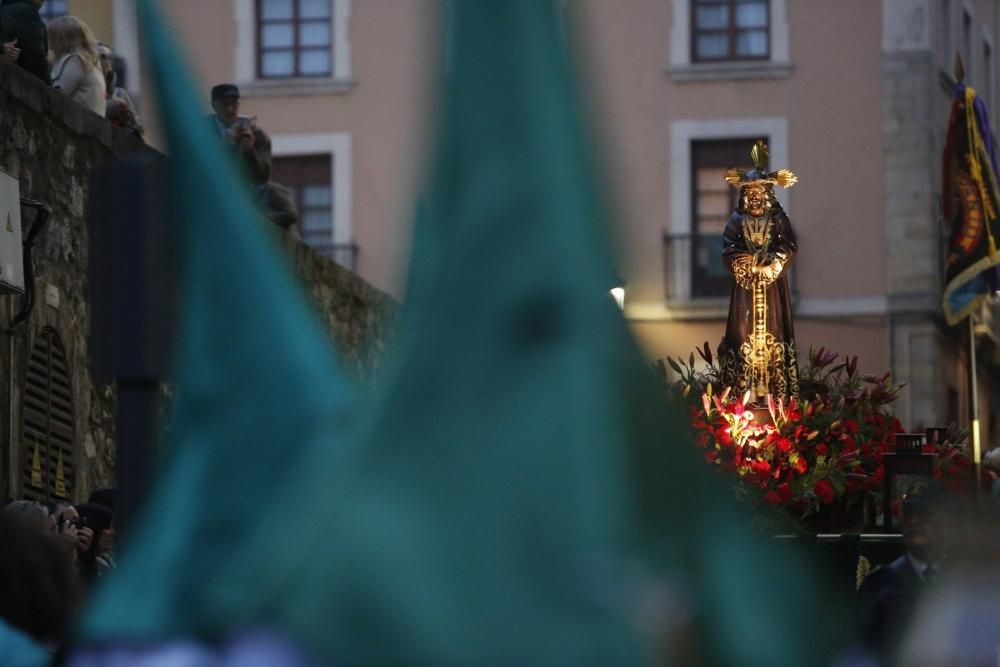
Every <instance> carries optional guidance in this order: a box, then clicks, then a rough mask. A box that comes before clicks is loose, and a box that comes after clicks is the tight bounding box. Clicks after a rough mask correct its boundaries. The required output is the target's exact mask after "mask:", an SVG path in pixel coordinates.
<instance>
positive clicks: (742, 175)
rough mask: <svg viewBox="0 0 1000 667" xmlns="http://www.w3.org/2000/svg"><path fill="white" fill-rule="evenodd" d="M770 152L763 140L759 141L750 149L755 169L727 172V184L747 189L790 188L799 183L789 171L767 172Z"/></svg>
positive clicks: (797, 178)
mask: <svg viewBox="0 0 1000 667" xmlns="http://www.w3.org/2000/svg"><path fill="white" fill-rule="evenodd" d="M769 157H770V152H769V151H768V150H767V144H766V143H765V142H764V140H763V139H759V140H757V142H756V143H755V144H754V145H753V148H751V149H750V159H751V160H753V166H754V169H753V170H752V171H746V170H745V169H730V170H729V171H727V172H726V183H729V184H730V185H732V186H733V187H736V188H745V187H747V186H748V185H769V186H775V185H780V186H781V187H783V188H790V187H792V186H793V185H795V184H796V183H798V182H799V177H798V176H796V175H795V174H793V173H792V172H791V171H789V170H788V169H779V170H778V171H772V172H770V173H768V171H767V160H768V158H769Z"/></svg>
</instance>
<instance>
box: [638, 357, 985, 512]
mask: <svg viewBox="0 0 1000 667" xmlns="http://www.w3.org/2000/svg"><path fill="white" fill-rule="evenodd" d="M698 353H699V355H700V356H701V357H702V359H703V360H704V362H705V365H704V366H703V367H701V368H696V366H695V358H694V354H693V353H692V354H691V356H690V358H689V359H688V361H687V362H686V363H685V361H684V360H679V359H678V360H675V359H672V358H667V360H666V362H667V364H668V365H669V366H670V368H671V369H673V370H674V371H675V373H676V374H677V375H678V376H679V378H680V379H679V380H676V381H675V382H673V383H668V387H669V391H668V395H669V396H670V397H671V398H672V399H673V400H675V401H680V402H681V403H682V404H684V405H686V406H687V409H688V414H689V415H690V419H691V426H692V427H693V429H694V435H695V443H696V445H697V446H698V447H699V448H700V449H701V450H702V452H703V454H704V458H705V461H706V462H707V463H708V464H709V465H711V466H712V467H713V468H714V469H715V470H716V471H717V472H718V473H719V474H721V475H724V476H728V477H730V478H732V479H733V481H734V482H735V484H734V488H735V489H736V491H737V492H738V494H739V495H740V496H741V497H743V498H745V499H747V500H749V501H750V502H753V503H755V504H764V505H768V506H773V507H780V508H785V509H787V510H788V511H790V512H791V513H792V514H793V516H794V517H796V518H797V519H799V520H802V519H806V518H808V517H810V516H812V515H815V514H819V513H822V512H827V511H830V510H833V509H835V508H836V509H837V510H839V511H841V513H843V514H845V515H846V514H849V513H850V512H851V511H852V510H855V511H856V512H857V513H858V516H860V509H861V506H862V504H863V502H864V500H865V498H870V499H871V502H872V504H873V507H874V508H875V510H876V511H881V507H880V503H881V499H882V485H883V478H884V474H885V468H884V466H883V463H882V458H883V456H884V454H885V453H887V452H891V451H894V449H895V435H896V434H897V433H901V432H902V431H903V428H902V425H901V424H900V422H899V420H898V419H896V418H895V417H894V416H893V414H892V412H891V410H890V406H891V404H892V402H893V401H895V400H896V398H897V396H898V395H899V391H900V390H901V389H902V385H895V384H892V383H891V381H890V376H889V373H886V374H885V375H883V376H881V377H875V376H871V375H864V376H862V375H859V374H858V373H857V364H858V358H857V357H856V356H855V357H847V358H845V359H844V360H843V361H841V362H839V363H837V359H838V358H839V355H838V354H836V353H833V352H830V351H828V350H826V349H825V348H820V349H819V350H815V349H810V350H809V355H808V357H807V360H806V364H805V365H804V366H802V367H801V368H800V369H799V385H800V397H801V398H800V399H795V398H791V399H788V400H787V401H781V400H777V399H774V398H771V397H769V398H768V405H767V409H766V410H763V409H753V408H751V406H749V405H748V402H749V399H750V396H749V393H748V394H747V395H744V396H732V395H731V390H730V388H728V387H727V388H721V391H720V390H718V389H717V388H719V387H721V384H722V383H721V380H720V378H721V373H720V370H719V368H718V367H717V366H715V365H714V364H713V363H712V362H713V359H712V353H711V350H709V347H708V343H707V342H706V343H705V345H704V347H703V348H698ZM657 366H658V367H659V369H660V372H661V376H662V377H663V379H664V381H666V379H667V372H666V366H664V364H663V362H662V361H661V362H658V364H657ZM956 442H958V434H957V433H955V432H954V429H951V430H949V437H946V438H945V439H944V441H943V442H940V443H937V444H933V445H931V444H929V445H925V446H924V451H925V452H932V453H935V454H936V455H937V457H936V460H935V467H934V476H935V478H937V479H941V480H944V481H945V482H946V483H947V484H948V486H949V487H950V488H953V489H955V490H959V489H965V488H968V482H969V467H970V465H971V464H970V460H969V457H968V456H966V455H965V453H964V451H963V447H961V446H959V445H956V444H955V443H956Z"/></svg>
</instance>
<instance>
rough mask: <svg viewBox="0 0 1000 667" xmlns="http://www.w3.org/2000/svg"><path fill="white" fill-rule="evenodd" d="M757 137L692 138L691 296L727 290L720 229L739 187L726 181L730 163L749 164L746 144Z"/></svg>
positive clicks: (736, 164)
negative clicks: (693, 139) (697, 139)
mask: <svg viewBox="0 0 1000 667" xmlns="http://www.w3.org/2000/svg"><path fill="white" fill-rule="evenodd" d="M754 141H756V138H746V139H723V140H714V141H695V142H692V144H691V183H692V185H693V187H694V191H693V192H692V201H691V203H692V205H691V243H690V245H691V296H693V297H696V298H697V297H714V296H725V295H727V294H729V289H730V287H731V282H732V281H731V279H730V277H729V272H728V271H726V267H725V265H724V264H723V262H722V233H723V232H724V231H725V229H726V223H727V222H728V221H729V216H730V215H731V214H732V212H733V209H734V208H736V200H737V197H738V196H739V190H738V189H737V188H734V187H732V186H731V185H729V184H728V183H726V181H725V177H726V172H727V171H728V170H729V169H730V168H732V167H743V168H748V169H749V168H750V166H749V165H748V164H747V163H748V162H749V157H748V156H749V149H748V148H747V147H748V146H753V142H754Z"/></svg>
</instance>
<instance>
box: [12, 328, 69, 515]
mask: <svg viewBox="0 0 1000 667" xmlns="http://www.w3.org/2000/svg"><path fill="white" fill-rule="evenodd" d="M74 433H75V430H74V425H73V389H72V387H71V385H70V379H69V368H68V364H67V362H66V352H65V351H64V349H63V346H62V342H60V340H59V336H58V335H57V334H56V332H55V330H53V329H51V328H45V329H43V330H42V332H41V334H39V336H38V339H37V340H36V341H35V344H34V346H33V347H32V349H31V357H30V358H29V359H28V374H27V377H26V380H25V383H24V391H23V394H22V434H21V442H22V445H23V449H22V450H21V470H22V477H21V479H22V488H23V494H22V495H23V496H24V497H25V498H27V499H30V500H38V501H42V502H45V501H49V500H53V499H56V498H72V494H73V485H74V482H75V465H74V457H73V442H74Z"/></svg>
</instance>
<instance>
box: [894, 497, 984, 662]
mask: <svg viewBox="0 0 1000 667" xmlns="http://www.w3.org/2000/svg"><path fill="white" fill-rule="evenodd" d="M958 509H959V510H960V511H953V512H950V513H949V515H948V523H949V525H950V526H952V530H953V531H954V534H955V538H954V545H953V547H952V549H951V550H950V552H949V555H948V567H947V570H946V571H944V572H943V575H942V577H941V578H940V579H939V580H938V584H937V585H936V586H935V587H934V589H933V590H931V591H929V592H928V593H927V595H925V596H923V597H922V598H921V599H920V604H919V606H918V607H917V609H916V612H915V614H914V616H913V622H912V624H911V625H910V627H909V630H908V631H907V632H906V634H905V636H904V639H903V643H902V647H901V649H900V652H899V660H898V663H897V664H899V665H906V666H907V667H996V665H1000V514H998V513H997V510H996V508H985V507H980V508H978V510H977V509H975V508H970V507H962V508H958Z"/></svg>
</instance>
